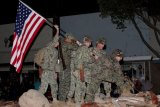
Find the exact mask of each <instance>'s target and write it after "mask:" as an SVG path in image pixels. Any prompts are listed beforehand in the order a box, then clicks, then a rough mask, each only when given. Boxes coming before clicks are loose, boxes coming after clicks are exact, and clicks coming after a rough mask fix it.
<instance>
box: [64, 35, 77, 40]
mask: <svg viewBox="0 0 160 107" xmlns="http://www.w3.org/2000/svg"><path fill="white" fill-rule="evenodd" d="M65 37H66V38H67V39H70V40H76V39H75V37H74V36H73V34H72V33H66V34H65Z"/></svg>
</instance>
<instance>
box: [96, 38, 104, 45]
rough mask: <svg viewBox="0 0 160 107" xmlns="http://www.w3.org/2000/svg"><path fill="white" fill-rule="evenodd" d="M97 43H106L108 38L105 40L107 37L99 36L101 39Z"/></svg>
mask: <svg viewBox="0 0 160 107" xmlns="http://www.w3.org/2000/svg"><path fill="white" fill-rule="evenodd" d="M97 43H101V44H106V40H105V38H99V39H98V40H97V42H96V44H97Z"/></svg>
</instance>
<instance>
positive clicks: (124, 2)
mask: <svg viewBox="0 0 160 107" xmlns="http://www.w3.org/2000/svg"><path fill="white" fill-rule="evenodd" d="M97 2H98V4H99V9H100V12H101V15H100V16H101V17H102V18H105V17H108V16H110V17H111V21H112V23H113V24H116V25H117V29H123V30H124V29H125V28H126V26H125V21H126V20H130V19H131V18H133V17H135V14H136V12H137V11H141V10H144V8H145V7H144V6H142V4H143V3H142V0H139V1H136V0H97Z"/></svg>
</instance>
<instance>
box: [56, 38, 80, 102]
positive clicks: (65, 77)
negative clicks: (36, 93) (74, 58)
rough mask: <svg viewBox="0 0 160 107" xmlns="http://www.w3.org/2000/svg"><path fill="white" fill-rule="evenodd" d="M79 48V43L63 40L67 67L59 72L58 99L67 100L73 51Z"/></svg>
mask: <svg viewBox="0 0 160 107" xmlns="http://www.w3.org/2000/svg"><path fill="white" fill-rule="evenodd" d="M68 38H70V39H72V36H69V37H68ZM77 48H78V45H77V44H74V43H66V42H62V53H63V58H64V61H65V65H66V69H65V70H63V71H61V72H59V90H58V91H59V92H58V99H59V100H60V101H66V99H67V95H68V93H69V89H70V82H71V69H70V62H71V53H72V51H75V50H77Z"/></svg>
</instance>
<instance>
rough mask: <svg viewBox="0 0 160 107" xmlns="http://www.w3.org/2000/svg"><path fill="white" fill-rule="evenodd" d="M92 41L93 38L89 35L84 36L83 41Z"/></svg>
mask: <svg viewBox="0 0 160 107" xmlns="http://www.w3.org/2000/svg"><path fill="white" fill-rule="evenodd" d="M85 41H86V42H92V40H91V38H90V37H89V36H84V38H83V42H85Z"/></svg>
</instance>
